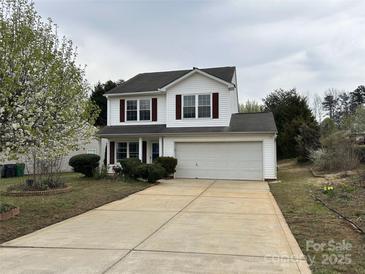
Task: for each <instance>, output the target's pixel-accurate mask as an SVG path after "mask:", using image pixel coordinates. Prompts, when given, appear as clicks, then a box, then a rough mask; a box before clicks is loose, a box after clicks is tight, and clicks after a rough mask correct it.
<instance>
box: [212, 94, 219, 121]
mask: <svg viewBox="0 0 365 274" xmlns="http://www.w3.org/2000/svg"><path fill="white" fill-rule="evenodd" d="M212 97H213V98H212V99H213V100H212V101H213V104H212V105H213V119H218V118H219V93H217V92H215V93H213V96H212Z"/></svg>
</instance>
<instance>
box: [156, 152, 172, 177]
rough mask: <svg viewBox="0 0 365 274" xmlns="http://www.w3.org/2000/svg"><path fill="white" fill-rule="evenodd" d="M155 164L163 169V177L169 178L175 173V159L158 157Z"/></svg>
mask: <svg viewBox="0 0 365 274" xmlns="http://www.w3.org/2000/svg"><path fill="white" fill-rule="evenodd" d="M155 163H156V164H159V165H161V166H162V167H163V168H164V169H165V171H166V172H165V175H164V176H169V175H171V174H174V173H175V172H176V166H177V159H176V158H174V157H158V158H157V159H156V161H155Z"/></svg>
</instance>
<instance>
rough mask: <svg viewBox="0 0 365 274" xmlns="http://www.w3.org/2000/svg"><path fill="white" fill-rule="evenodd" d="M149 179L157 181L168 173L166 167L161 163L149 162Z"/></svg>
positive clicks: (152, 181) (149, 180) (150, 181)
mask: <svg viewBox="0 0 365 274" xmlns="http://www.w3.org/2000/svg"><path fill="white" fill-rule="evenodd" d="M147 174H148V176H147V181H148V182H149V183H156V182H157V181H158V180H160V179H162V178H163V177H164V176H165V174H166V169H164V168H163V166H161V165H159V164H148V165H147Z"/></svg>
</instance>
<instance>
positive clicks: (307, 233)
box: [270, 161, 365, 273]
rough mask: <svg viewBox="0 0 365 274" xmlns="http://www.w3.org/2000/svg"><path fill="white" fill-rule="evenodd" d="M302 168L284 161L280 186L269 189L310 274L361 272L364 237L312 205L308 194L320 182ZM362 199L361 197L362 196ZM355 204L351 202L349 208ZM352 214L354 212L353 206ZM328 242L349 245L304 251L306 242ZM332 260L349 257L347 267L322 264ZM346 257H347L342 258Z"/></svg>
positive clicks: (364, 265) (364, 270) (364, 267)
mask: <svg viewBox="0 0 365 274" xmlns="http://www.w3.org/2000/svg"><path fill="white" fill-rule="evenodd" d="M308 168H309V167H308V166H306V165H302V166H300V165H297V164H296V163H295V162H294V161H291V162H290V161H285V162H283V163H281V164H280V165H279V180H281V182H280V183H277V184H271V185H270V188H271V191H272V193H273V195H274V196H275V199H276V201H277V202H278V204H279V206H280V208H281V210H282V212H283V214H284V216H285V219H286V221H287V222H288V224H289V226H290V228H291V230H292V232H293V234H294V236H295V238H296V239H297V241H298V243H299V246H300V247H301V249H302V251H303V253H304V255H306V257H307V261H308V262H309V263H310V260H313V261H314V263H313V264H311V266H310V267H311V269H312V271H313V273H365V236H364V235H360V234H359V233H357V232H355V231H354V230H353V229H352V228H350V227H349V225H348V224H346V223H345V222H344V221H342V220H341V219H338V218H337V216H336V215H335V214H334V213H332V212H331V211H329V210H328V209H326V208H325V207H324V206H322V205H321V204H320V203H318V202H315V201H314V200H313V198H312V194H314V193H318V191H320V189H321V188H322V183H323V182H324V179H321V178H314V177H313V176H312V175H311V173H310V171H309V169H308ZM363 199H365V197H363ZM355 204H356V202H355V201H352V205H355ZM353 210H354V211H356V210H358V209H357V208H356V207H355V206H354V208H353ZM330 240H333V241H335V242H336V243H340V242H341V241H343V240H345V241H346V242H349V243H351V245H352V248H351V250H350V251H340V250H337V251H330V250H328V248H327V249H326V248H325V249H324V250H323V251H315V250H313V248H310V249H308V250H307V241H314V242H315V243H328V242H329V241H330ZM331 254H332V258H334V260H336V259H340V258H344V256H350V258H351V263H350V264H341V263H338V262H337V263H333V262H332V263H329V264H326V256H328V255H331ZM346 254H349V255H346Z"/></svg>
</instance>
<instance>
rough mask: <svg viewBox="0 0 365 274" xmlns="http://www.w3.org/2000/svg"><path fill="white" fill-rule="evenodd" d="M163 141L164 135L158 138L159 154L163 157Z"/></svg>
mask: <svg viewBox="0 0 365 274" xmlns="http://www.w3.org/2000/svg"><path fill="white" fill-rule="evenodd" d="M162 146H163V142H162V137H159V138H158V156H160V157H162V156H163V149H162Z"/></svg>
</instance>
